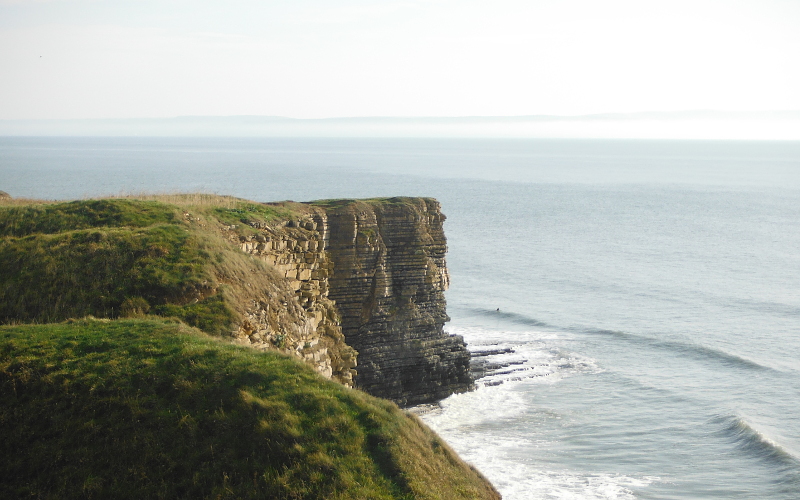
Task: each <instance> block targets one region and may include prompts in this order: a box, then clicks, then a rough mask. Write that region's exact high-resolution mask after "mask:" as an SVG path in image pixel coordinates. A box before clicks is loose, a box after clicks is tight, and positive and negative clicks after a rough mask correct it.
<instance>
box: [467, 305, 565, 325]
mask: <svg viewBox="0 0 800 500" xmlns="http://www.w3.org/2000/svg"><path fill="white" fill-rule="evenodd" d="M469 311H470V312H471V313H472V314H470V315H467V316H465V317H474V316H480V317H484V318H494V319H502V320H505V321H509V322H511V323H516V324H518V325H526V326H535V327H538V328H552V327H551V325H548V324H547V323H544V322H542V321H539V320H537V319H534V318H531V317H528V316H525V315H524V314H519V313H515V312H509V311H501V310H500V309H485V308H477V307H476V308H471V309H469Z"/></svg>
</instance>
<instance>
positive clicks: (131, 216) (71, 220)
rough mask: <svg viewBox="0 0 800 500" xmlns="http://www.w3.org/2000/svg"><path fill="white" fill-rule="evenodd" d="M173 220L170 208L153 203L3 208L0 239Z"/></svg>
mask: <svg viewBox="0 0 800 500" xmlns="http://www.w3.org/2000/svg"><path fill="white" fill-rule="evenodd" d="M175 220H176V213H175V207H174V206H170V205H166V204H164V203H159V202H155V201H134V200H119V199H103V200H83V201H73V202H69V203H58V204H31V205H23V206H4V207H0V236H25V235H28V234H34V233H44V234H52V233H59V232H62V231H69V230H75V229H88V228H98V227H146V226H151V225H153V224H158V223H169V222H174V221H175Z"/></svg>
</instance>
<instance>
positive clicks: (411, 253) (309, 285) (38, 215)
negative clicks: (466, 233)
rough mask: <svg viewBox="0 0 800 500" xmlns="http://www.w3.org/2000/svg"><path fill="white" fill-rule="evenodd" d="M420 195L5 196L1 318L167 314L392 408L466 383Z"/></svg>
mask: <svg viewBox="0 0 800 500" xmlns="http://www.w3.org/2000/svg"><path fill="white" fill-rule="evenodd" d="M444 220H445V217H444V215H443V214H442V213H441V210H440V207H439V203H438V202H437V201H436V200H433V199H429V198H381V199H371V200H323V201H318V202H311V203H294V202H282V203H266V204H264V203H255V202H251V201H248V200H241V199H237V198H231V197H223V196H214V195H171V196H150V197H147V199H102V200H85V201H74V202H67V203H36V202H30V201H25V202H24V203H23V201H22V200H11V201H9V204H7V205H6V206H2V207H0V236H2V240H0V322H3V323H17V322H49V321H61V320H64V319H67V318H75V317H83V316H86V315H92V316H95V317H105V318H119V317H137V316H142V315H145V314H150V315H158V316H172V317H177V318H179V319H181V320H182V321H184V322H186V323H187V324H189V325H191V326H196V327H198V328H200V329H202V330H204V331H206V332H208V333H212V334H215V335H221V336H232V337H233V338H234V340H235V341H236V342H238V343H241V344H246V345H249V346H251V347H254V348H257V349H262V350H279V351H282V352H285V353H287V354H291V355H293V356H296V357H298V358H300V359H302V360H304V361H305V362H306V363H308V364H310V365H312V366H313V367H314V368H315V369H316V371H317V372H319V373H321V374H322V375H324V376H326V377H328V378H332V379H334V380H337V381H339V382H341V383H343V384H344V385H347V386H353V385H355V386H357V387H359V388H361V389H363V390H365V391H366V392H369V393H370V394H372V395H375V396H380V397H384V398H387V399H391V400H393V401H395V402H396V403H398V404H399V405H401V406H409V405H414V404H419V403H425V402H432V401H436V400H439V399H442V398H444V397H447V396H449V395H450V394H452V393H455V392H463V391H466V390H469V389H470V388H471V387H472V379H471V378H470V374H469V352H468V351H467V349H466V346H465V344H464V342H463V339H461V338H460V337H457V336H449V335H447V334H445V333H444V331H443V325H444V323H445V322H446V321H447V319H448V317H447V314H446V311H445V298H444V291H445V290H446V288H447V286H448V281H449V278H448V274H447V267H446V264H445V253H446V250H447V244H446V240H445V236H444V231H443V228H442V225H443V222H444Z"/></svg>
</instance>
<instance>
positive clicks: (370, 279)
mask: <svg viewBox="0 0 800 500" xmlns="http://www.w3.org/2000/svg"><path fill="white" fill-rule="evenodd" d="M297 205H298V204H292V208H293V211H294V213H295V214H298V213H299V214H300V215H299V216H298V217H297V218H296V219H295V220H289V221H284V222H282V223H281V224H278V225H275V226H267V225H257V226H258V227H257V229H258V231H259V233H258V234H257V235H255V236H251V237H248V238H242V239H241V241H240V245H241V248H242V250H244V251H245V252H247V253H250V254H253V255H255V256H258V257H260V258H261V259H263V260H264V261H265V262H266V263H268V264H270V265H271V266H273V267H274V268H275V269H276V271H277V272H278V273H279V274H280V275H282V276H283V277H284V278H285V280H286V283H288V285H289V287H290V288H291V289H292V290H293V291H294V294H295V297H296V300H297V301H298V303H299V304H300V306H301V307H302V309H303V311H304V312H303V315H304V317H305V318H307V321H306V324H305V325H300V330H301V331H302V333H301V334H300V335H299V336H298V335H287V334H286V333H281V332H283V330H281V327H280V325H273V324H271V323H270V321H269V320H268V318H269V317H270V315H269V314H268V311H266V309H268V308H269V305H268V304H267V302H266V301H261V302H259V301H254V305H253V307H252V308H251V309H250V312H249V313H248V319H247V320H246V321H245V322H244V323H243V325H242V327H240V329H239V336H240V338H241V339H242V340H243V341H248V342H250V343H253V344H256V345H259V344H263V345H265V346H266V345H272V346H278V347H282V348H284V349H285V350H288V351H290V352H293V353H295V354H296V355H298V356H299V357H302V358H304V359H305V360H306V361H308V362H310V363H311V364H313V365H314V366H316V367H317V370H318V371H319V372H320V373H323V374H324V375H327V376H329V377H333V378H335V379H338V380H340V381H342V382H343V383H345V384H347V385H350V383H351V382H352V381H354V382H355V386H357V387H359V388H361V389H363V390H364V391H366V392H368V393H370V394H373V395H375V396H380V397H384V398H387V399H391V400H393V401H395V402H396V403H398V404H400V405H401V406H409V405H414V404H420V403H426V402H432V401H437V400H439V399H442V398H445V397H447V396H449V395H450V394H453V393H455V392H463V391H467V390H469V389H470V388H471V387H472V385H473V380H472V378H471V376H470V371H469V359H470V356H469V352H468V351H467V349H466V345H465V344H464V341H463V339H462V338H461V337H459V336H452V335H448V334H446V333H445V332H444V330H443V325H444V323H445V322H446V321H448V319H449V318H448V316H447V313H446V310H445V298H444V291H445V290H446V289H447V287H448V284H449V276H448V273H447V267H446V264H445V253H446V251H447V243H446V239H445V236H444V231H443V228H442V224H443V222H444V219H445V217H444V215H443V214H442V213H441V211H440V207H439V203H438V202H437V201H436V200H433V199H429V198H390V199H378V200H334V201H322V202H314V203H310V204H305V205H304V208H302V209H301V208H298V206H297ZM287 307H288V306H287ZM353 349H354V350H355V351H353ZM356 353H357V368H356V369H355V370H354V368H355V367H356Z"/></svg>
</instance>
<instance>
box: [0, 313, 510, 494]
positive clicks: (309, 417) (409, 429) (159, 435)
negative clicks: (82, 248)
mask: <svg viewBox="0 0 800 500" xmlns="http://www.w3.org/2000/svg"><path fill="white" fill-rule="evenodd" d="M0 435H2V439H0V475H1V476H2V478H3V480H2V481H0V497H2V498H274V499H284V498H285V499H301V498H306V499H312V498H314V499H317V498H319V499H322V498H325V499H350V498H352V499H357V498H363V499H384V498H386V499H388V498H408V499H411V498H422V499H426V498H427V499H437V498H441V499H445V498H497V495H496V493H494V491H493V490H492V489H491V486H489V485H488V483H487V482H486V481H485V480H483V479H482V478H481V477H480V475H479V474H478V473H477V472H475V471H474V470H472V469H471V468H470V467H468V466H466V465H465V464H464V463H463V462H461V461H460V460H459V459H458V458H457V457H456V456H455V454H454V453H453V452H452V451H450V450H449V449H448V448H447V446H446V445H445V444H444V443H443V442H442V441H441V440H440V439H439V438H438V437H437V436H436V435H435V434H433V433H432V432H431V431H430V430H428V429H427V428H426V427H425V426H424V425H422V424H420V423H419V421H418V420H417V419H416V418H415V417H412V416H410V415H408V414H406V413H404V412H402V411H401V410H399V409H398V408H397V407H396V406H395V405H393V404H392V403H389V402H387V401H384V400H380V399H377V398H373V397H371V396H367V395H365V394H363V393H361V392H359V391H356V390H350V389H346V388H344V387H343V386H341V385H339V384H336V383H334V382H330V381H327V380H325V379H323V378H321V377H320V376H318V375H317V374H315V373H314V372H313V371H312V370H311V369H310V368H309V367H307V366H305V365H303V364H301V363H300V362H298V361H295V360H293V359H290V358H287V357H284V356H282V355H280V354H276V353H269V352H257V351H255V350H252V349H248V348H243V347H237V346H233V345H230V344H227V343H224V342H222V341H219V340H215V339H213V338H211V337H208V336H207V335H204V334H202V333H200V332H199V331H197V330H194V329H191V328H189V327H186V326H184V325H181V324H176V323H169V322H164V321H163V320H156V319H138V320H119V321H108V320H105V321H100V320H81V321H73V322H68V323H60V324H48V325H17V326H2V327H0Z"/></svg>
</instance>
